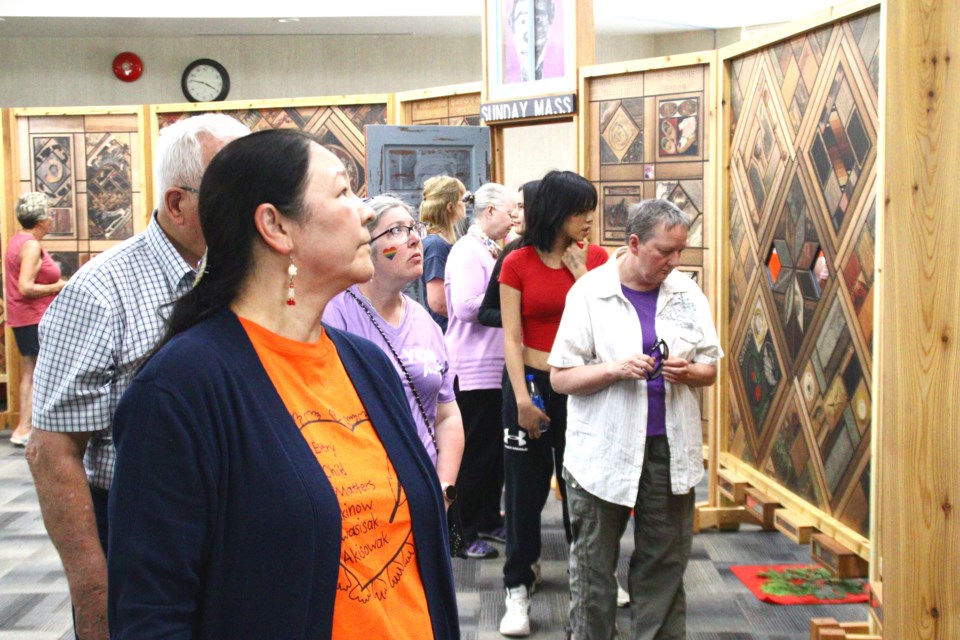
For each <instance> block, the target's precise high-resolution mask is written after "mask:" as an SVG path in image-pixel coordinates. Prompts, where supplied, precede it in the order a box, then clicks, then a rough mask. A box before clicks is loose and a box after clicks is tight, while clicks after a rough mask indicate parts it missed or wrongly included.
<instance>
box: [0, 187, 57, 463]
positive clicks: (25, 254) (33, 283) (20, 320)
mask: <svg viewBox="0 0 960 640" xmlns="http://www.w3.org/2000/svg"><path fill="white" fill-rule="evenodd" d="M16 212H17V221H18V222H20V226H21V227H23V230H22V231H20V232H19V233H17V234H14V236H13V237H12V238H10V244H9V245H8V246H7V253H6V256H5V257H4V260H5V261H6V267H7V281H6V293H7V324H9V325H10V327H11V328H12V329H13V337H14V338H16V340H17V348H18V349H19V350H20V355H21V356H22V360H21V365H20V422H19V423H18V424H17V428H16V429H15V430H14V432H13V433H12V434H11V435H10V442H11V443H12V444H13V445H14V446H15V447H24V446H26V444H27V441H28V440H29V439H30V432H31V431H32V430H33V424H32V422H33V411H32V408H33V405H32V400H33V369H34V367H35V366H36V364H37V354H39V353H40V340H39V338H38V336H37V326H38V325H39V324H40V317H41V316H43V312H44V311H46V310H47V307H49V306H50V303H51V302H53V298H54V296H56V295H57V294H58V293H59V292H60V290H61V289H63V286H64V285H65V284H66V283H67V282H66V280H61V279H60V267H58V266H57V263H56V262H54V261H53V258H51V257H50V254H49V253H47V252H46V251H45V250H44V249H43V247H41V246H40V240H42V239H43V236H45V235H47V233H49V232H50V228H51V227H52V226H53V218H51V217H50V211H49V208H48V205H47V196H46V195H44V194H42V193H40V192H38V191H34V192H32V193H25V194H23V195H22V196H20V197H19V198H18V199H17V205H16Z"/></svg>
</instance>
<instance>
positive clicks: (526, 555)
mask: <svg viewBox="0 0 960 640" xmlns="http://www.w3.org/2000/svg"><path fill="white" fill-rule="evenodd" d="M596 208H597V190H596V189H595V188H594V186H593V185H592V184H591V183H590V182H589V181H588V180H586V179H585V178H583V177H581V176H579V175H577V174H575V173H573V172H570V171H551V172H549V173H548V174H547V175H545V176H544V177H543V179H542V180H541V181H540V185H539V187H538V188H537V192H536V194H535V195H534V197H533V203H532V204H531V205H530V206H528V207H527V212H526V213H527V228H526V231H524V234H523V240H522V241H521V247H520V248H519V249H517V250H515V251H514V252H513V253H511V254H510V255H509V256H507V258H506V259H505V260H504V261H503V268H502V270H501V272H500V309H501V315H502V321H503V336H504V354H505V358H506V366H507V375H508V377H509V384H505V385H504V388H503V391H504V393H503V413H504V416H503V426H504V433H505V435H504V478H505V489H506V497H505V507H506V513H507V560H506V563H505V564H504V567H503V584H504V587H505V588H506V590H507V596H506V614H505V615H504V617H503V619H502V620H501V621H500V633H502V634H504V635H514V636H525V635H529V634H530V617H529V608H530V593H531V591H532V588H533V586H534V584H535V583H536V582H537V581H538V580H539V575H538V573H539V561H540V548H541V541H540V513H541V511H543V506H544V504H545V503H546V500H547V495H548V494H549V492H550V479H551V477H553V473H554V469H556V470H557V471H559V470H560V469H562V468H563V451H564V445H565V436H566V416H567V406H566V402H567V397H566V396H565V395H562V394H558V393H556V392H554V390H553V389H552V388H551V386H550V366H549V365H548V364H547V357H548V356H549V355H550V349H551V348H552V347H553V340H554V338H555V337H556V335H557V329H558V327H559V326H560V317H561V316H562V315H563V308H564V304H565V301H566V296H567V292H568V291H569V290H570V288H571V287H572V286H573V283H574V282H575V281H576V280H577V279H578V278H580V277H581V276H583V275H584V274H585V273H587V271H588V270H590V269H593V268H595V267H598V266H600V265H601V264H603V263H605V262H606V261H607V252H606V251H604V250H603V249H602V248H600V247H597V246H594V245H591V244H590V243H589V241H588V240H587V237H588V236H589V233H590V224H591V223H592V222H593V212H594V210H595V209H596ZM531 377H532V383H533V384H534V385H535V386H536V389H537V391H539V394H540V396H541V397H542V401H543V407H542V408H540V407H537V406H536V405H535V404H534V401H533V399H532V398H531V394H530V390H529V389H530V388H529V386H528V385H529V384H530V382H531ZM557 481H558V484H559V486H560V492H561V495H563V496H565V495H566V488H565V486H564V484H563V480H562V479H561V478H557ZM563 522H564V527H565V529H566V534H567V540H568V541H569V540H570V539H571V532H570V520H569V516H568V514H567V505H566V500H564V503H563Z"/></svg>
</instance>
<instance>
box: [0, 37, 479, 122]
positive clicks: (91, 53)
mask: <svg viewBox="0 0 960 640" xmlns="http://www.w3.org/2000/svg"><path fill="white" fill-rule="evenodd" d="M121 51H133V52H135V53H136V54H137V55H139V56H140V58H141V59H142V60H143V65H144V71H143V76H142V77H141V78H140V80H138V81H137V82H132V83H125V82H121V81H119V80H117V79H116V78H115V77H114V76H113V72H112V71H111V63H112V61H113V58H114V56H116V54H118V53H120V52H121ZM197 58H214V59H216V60H218V61H219V62H221V63H222V64H223V65H224V66H225V67H226V68H227V71H229V72H230V84H231V89H230V95H229V96H228V99H230V100H256V99H267V98H292V97H308V96H328V95H343V94H359V93H387V92H393V91H405V90H408V89H421V88H426V87H435V86H441V85H447V84H458V83H461V82H473V81H476V80H479V79H480V77H481V75H482V73H483V72H482V68H481V65H480V63H481V53H480V38H479V37H476V38H415V37H406V36H382V37H376V38H374V37H370V36H362V37H323V36H293V37H290V36H286V37H278V36H244V37H241V36H232V37H228V36H215V37H197V38H175V39H170V38H136V39H125V38H102V39H94V38H3V39H2V40H0V61H2V65H3V72H2V73H0V106H5V107H27V106H86V105H110V104H158V103H159V104H162V103H169V102H184V101H185V98H184V97H183V93H182V92H181V91H180V76H181V74H182V72H183V69H184V67H186V66H187V64H189V63H190V62H191V61H192V60H195V59H197Z"/></svg>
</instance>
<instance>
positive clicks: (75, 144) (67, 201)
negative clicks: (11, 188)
mask: <svg viewBox="0 0 960 640" xmlns="http://www.w3.org/2000/svg"><path fill="white" fill-rule="evenodd" d="M29 113H30V112H29V111H26V112H25V113H24V115H18V117H17V149H18V155H19V157H18V158H17V159H16V161H17V163H18V166H17V175H18V178H19V192H18V193H26V192H28V191H41V192H43V193H45V194H47V197H48V199H49V201H50V206H51V214H52V217H53V220H54V224H53V228H52V229H51V231H50V233H49V234H48V235H47V236H46V237H45V238H44V239H43V247H44V248H45V249H46V250H47V251H49V252H50V254H51V256H52V257H53V259H54V260H55V261H56V262H57V263H58V264H59V265H60V270H61V272H62V273H63V274H64V276H65V277H69V276H71V275H73V273H74V272H75V271H76V270H77V269H78V268H79V267H80V266H81V265H83V264H84V263H86V262H87V261H88V260H89V259H90V258H91V257H93V256H95V255H96V254H98V253H100V252H101V251H104V250H106V249H108V248H110V247H112V246H113V245H115V244H117V243H119V242H120V241H122V240H126V239H127V238H129V237H131V236H132V235H133V234H134V233H135V232H136V231H138V230H139V229H140V228H141V227H142V226H145V224H146V220H147V213H148V210H147V208H146V207H147V205H146V203H144V201H143V195H142V185H141V183H140V181H141V179H140V172H141V167H142V162H143V158H142V148H141V135H142V133H141V132H140V130H139V127H138V115H137V114H136V113H129V114H91V115H51V116H42V115H29Z"/></svg>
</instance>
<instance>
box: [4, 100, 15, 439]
mask: <svg viewBox="0 0 960 640" xmlns="http://www.w3.org/2000/svg"><path fill="white" fill-rule="evenodd" d="M8 117H9V114H8V110H7V109H0V144H2V145H3V148H2V149H0V188H2V189H3V201H2V202H0V211H2V212H3V213H2V216H3V221H4V222H3V224H2V225H0V255H2V254H3V252H4V251H6V247H7V240H8V238H9V237H10V234H9V232H8V230H7V227H8V226H9V223H8V222H7V221H8V220H10V219H11V218H13V217H14V216H13V205H14V197H13V194H14V193H15V190H14V189H13V186H12V185H13V177H12V176H11V175H10V166H11V164H12V158H8V157H7V154H8V152H9V151H10V128H9V127H8V126H7V118H8ZM6 278H7V267H6V261H0V279H2V281H3V282H6ZM2 311H3V323H2V325H0V326H2V327H3V336H2V340H3V344H2V345H0V346H2V348H3V366H0V384H2V385H3V387H4V398H5V399H6V408H5V410H4V412H3V415H2V417H0V423H2V428H4V429H12V428H14V426H15V424H13V421H12V420H10V416H12V415H16V413H17V412H18V410H19V407H15V406H14V404H13V402H12V399H11V395H14V396H15V395H17V394H16V393H14V394H11V389H10V384H9V381H10V380H15V379H17V378H19V377H20V371H19V358H17V359H16V360H17V361H16V368H17V371H16V377H13V378H11V377H10V376H9V375H8V374H9V373H10V368H11V357H10V355H11V351H10V348H9V345H11V344H13V343H14V339H13V331H12V330H11V329H10V328H9V327H7V323H6V318H7V299H6V295H3V308H2ZM17 404H19V399H18V400H17Z"/></svg>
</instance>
